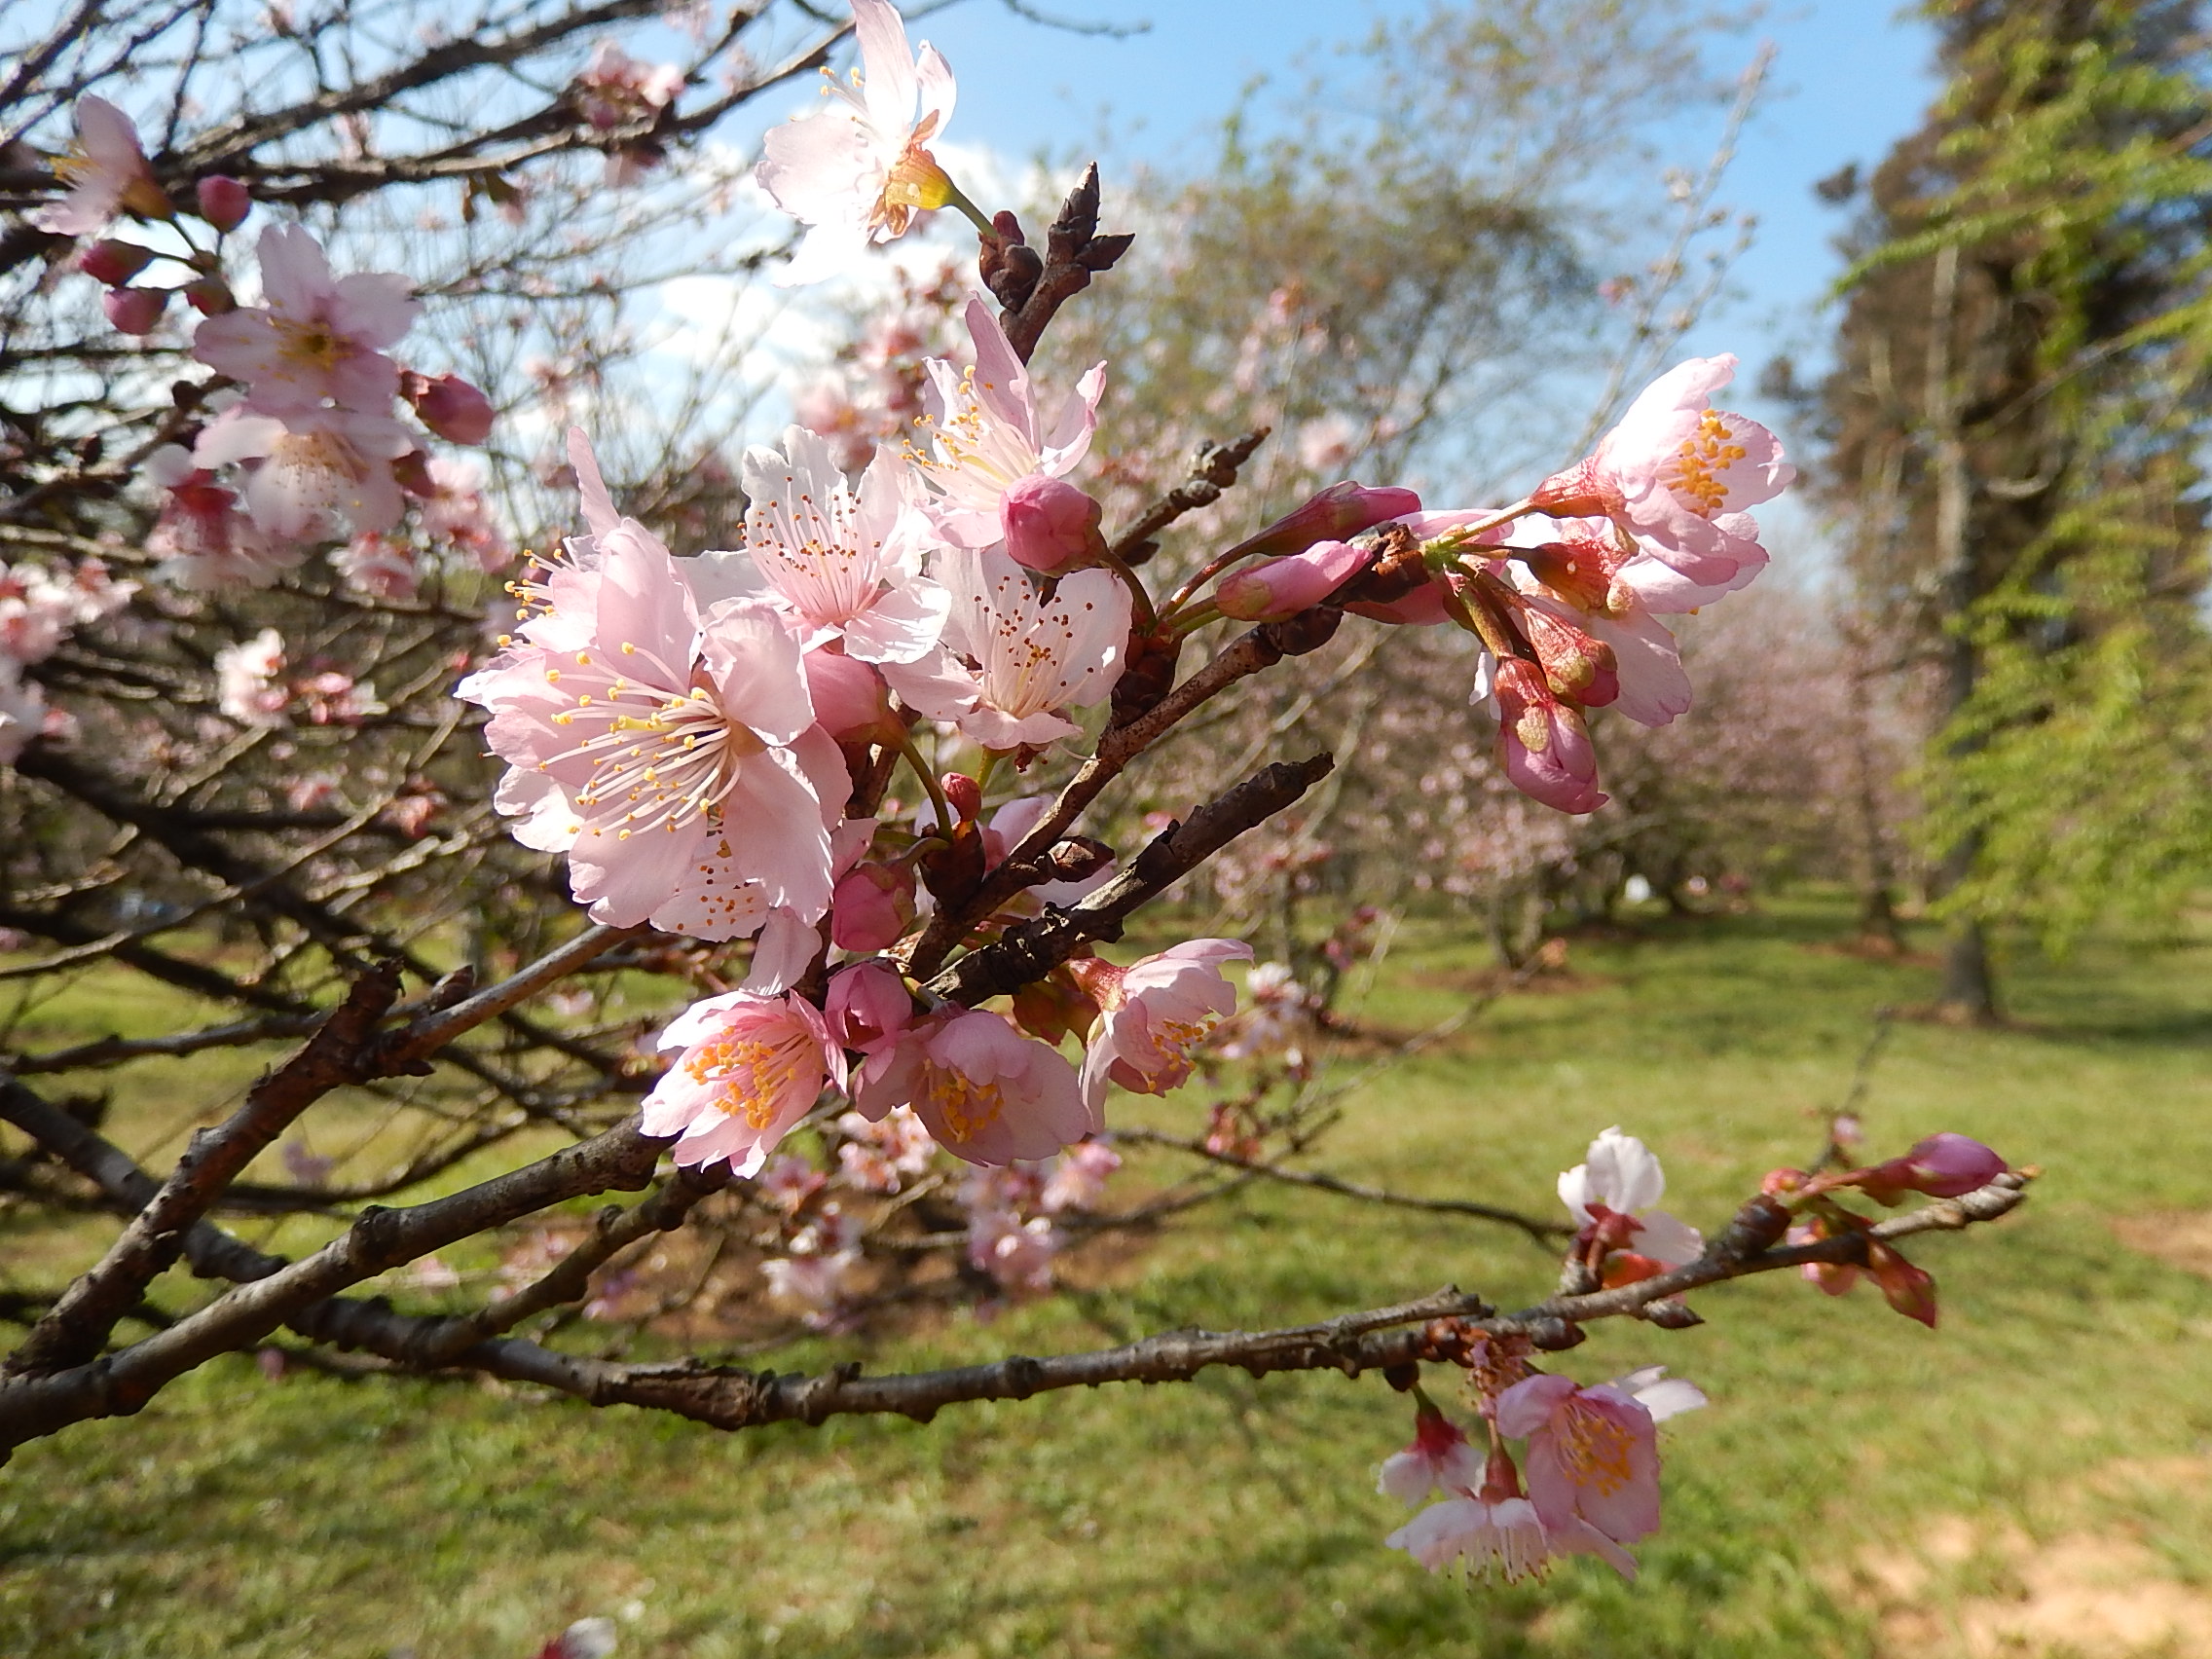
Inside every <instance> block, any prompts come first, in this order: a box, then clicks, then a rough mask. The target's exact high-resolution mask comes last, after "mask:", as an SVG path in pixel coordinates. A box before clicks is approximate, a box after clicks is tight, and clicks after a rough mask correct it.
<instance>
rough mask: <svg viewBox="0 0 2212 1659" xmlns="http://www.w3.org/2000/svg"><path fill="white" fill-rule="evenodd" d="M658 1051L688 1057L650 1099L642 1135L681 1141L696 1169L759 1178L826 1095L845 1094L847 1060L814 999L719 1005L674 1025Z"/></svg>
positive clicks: (682, 1153) (689, 1012) (717, 1001)
mask: <svg viewBox="0 0 2212 1659" xmlns="http://www.w3.org/2000/svg"><path fill="white" fill-rule="evenodd" d="M658 1046H659V1048H660V1049H661V1051H663V1052H664V1053H665V1052H667V1051H671V1050H680V1051H681V1053H679V1054H678V1056H677V1060H676V1063H675V1064H674V1065H672V1066H670V1067H669V1069H668V1071H667V1072H666V1073H665V1074H664V1075H663V1076H662V1078H661V1080H660V1082H659V1083H657V1084H656V1085H654V1086H653V1090H652V1092H651V1093H650V1094H648V1095H646V1096H645V1106H644V1109H643V1110H644V1116H643V1117H642V1118H641V1120H640V1122H639V1127H640V1128H641V1129H642V1130H643V1131H644V1132H645V1133H646V1134H648V1135H654V1136H663V1135H676V1136H679V1137H681V1138H679V1139H678V1140H677V1143H676V1148H675V1153H674V1157H675V1159H676V1161H677V1162H678V1163H679V1164H681V1165H682V1166H684V1167H686V1168H691V1167H696V1166H698V1165H700V1164H706V1163H717V1162H719V1161H722V1160H724V1159H727V1160H728V1161H729V1166H730V1169H731V1171H732V1173H734V1174H737V1175H741V1176H742V1175H753V1174H756V1173H757V1172H758V1171H759V1169H760V1166H761V1165H762V1164H763V1163H764V1162H765V1161H767V1157H768V1154H769V1153H770V1152H772V1151H774V1150H775V1146H776V1143H777V1142H778V1141H780V1140H782V1139H783V1138H784V1135H785V1133H786V1132H787V1131H788V1130H789V1129H790V1128H791V1126H792V1125H793V1124H795V1123H797V1122H798V1121H799V1119H801V1118H803V1117H805V1116H806V1114H807V1112H808V1111H809V1110H810V1109H812V1107H813V1105H814V1102H815V1100H816V1099H817V1098H818V1097H819V1096H820V1095H821V1093H822V1090H823V1088H825V1087H834V1088H843V1087H844V1084H845V1055H844V1051H843V1050H841V1049H839V1048H838V1047H837V1045H836V1044H835V1043H833V1042H831V1041H830V1030H829V1027H828V1026H826V1025H825V1024H824V1023H823V1020H822V1014H821V1012H820V1011H819V1010H818V1009H816V1008H815V1007H814V1005H813V1004H811V1003H809V1002H808V1001H807V1000H806V999H805V998H804V997H796V996H781V997H767V996H757V995H756V994H754V993H753V992H751V991H731V992H729V993H728V994H726V995H724V996H719V997H709V998H707V1000H706V1001H704V1002H699V1003H694V1004H692V1005H691V1007H689V1008H688V1009H685V1010H684V1011H683V1013H682V1014H678V1015H677V1016H676V1018H675V1019H674V1020H672V1021H670V1022H669V1026H668V1029H667V1030H665V1031H663V1032H662V1033H661V1036H660V1042H659V1045H658Z"/></svg>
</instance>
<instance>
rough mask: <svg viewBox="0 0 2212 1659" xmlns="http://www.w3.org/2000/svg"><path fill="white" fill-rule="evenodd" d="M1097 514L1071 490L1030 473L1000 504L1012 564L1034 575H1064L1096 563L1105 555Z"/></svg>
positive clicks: (1087, 500)
mask: <svg viewBox="0 0 2212 1659" xmlns="http://www.w3.org/2000/svg"><path fill="white" fill-rule="evenodd" d="M1099 515H1100V508H1099V505H1098V503H1097V502H1096V501H1094V500H1092V499H1091V498H1089V497H1088V496H1087V495H1085V494H1084V493H1083V492H1082V491H1081V490H1078V489H1077V488H1076V487H1075V486H1074V485H1073V484H1065V483H1062V482H1061V481H1060V480H1059V479H1057V478H1047V477H1046V476H1044V474H1042V473H1036V472H1033V473H1031V474H1030V475H1029V476H1028V477H1026V478H1023V479H1020V480H1019V481H1017V482H1016V483H1015V484H1014V487H1013V488H1012V489H1010V490H1009V491H1007V493H1006V495H1005V496H1004V497H1003V498H1001V500H1000V502H999V524H1000V526H1001V528H1002V529H1004V530H1005V532H1006V550H1007V553H1008V555H1009V556H1010V557H1012V558H1013V560H1014V563H1015V564H1017V565H1023V566H1026V567H1027V568H1028V569H1030V570H1032V571H1063V570H1066V569H1068V568H1069V567H1070V566H1072V565H1079V564H1091V563H1094V562H1095V561H1096V560H1097V559H1098V558H1099V557H1100V556H1101V555H1103V554H1104V553H1105V551H1106V537H1105V536H1104V535H1102V534H1100V532H1099V529H1098V521H1099Z"/></svg>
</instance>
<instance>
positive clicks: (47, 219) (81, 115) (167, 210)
mask: <svg viewBox="0 0 2212 1659" xmlns="http://www.w3.org/2000/svg"><path fill="white" fill-rule="evenodd" d="M54 176H55V178H57V179H59V180H60V181H61V182H62V183H63V184H65V185H67V186H68V187H69V194H68V195H66V196H64V197H63V198H62V199H61V200H60V201H59V202H55V203H50V204H48V205H47V206H44V207H41V208H39V209H38V211H36V212H35V213H32V214H31V215H30V222H31V223H32V224H33V225H35V226H37V227H38V228H39V229H40V230H42V231H49V232H52V233H53V234H54V235H55V236H62V237H90V236H97V235H98V234H99V233H100V232H102V231H104V230H106V229H107V227H108V224H109V222H110V221H112V220H113V219H114V218H115V216H116V215H117V214H118V213H135V214H136V215H137V216H138V217H139V218H141V219H167V218H173V217H174V216H175V213H176V209H175V208H174V207H173V206H171V205H170V203H169V199H168V198H167V197H166V196H165V195H164V194H163V193H162V187H161V186H160V185H159V184H157V183H156V182H155V180H154V169H153V168H152V167H150V166H147V165H146V152H145V151H144V150H142V149H140V148H139V147H138V129H136V128H135V127H133V126H132V125H131V124H130V118H129V116H128V115H125V114H124V113H123V111H121V110H120V109H117V108H116V107H115V105H113V104H111V103H109V102H108V101H107V99H105V98H102V97H94V96H93V95H92V93H90V92H88V93H86V94H85V95H84V96H83V97H81V98H79V99H78V100H77V142H76V143H75V144H74V145H73V146H71V148H70V151H69V154H68V155H66V156H63V157H60V158H59V159H58V160H56V161H55V164H54Z"/></svg>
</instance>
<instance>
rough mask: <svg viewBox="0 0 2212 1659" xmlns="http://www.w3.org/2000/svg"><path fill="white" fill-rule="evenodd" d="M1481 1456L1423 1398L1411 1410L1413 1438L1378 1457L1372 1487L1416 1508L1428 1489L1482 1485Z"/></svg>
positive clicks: (1450, 1489)
mask: <svg viewBox="0 0 2212 1659" xmlns="http://www.w3.org/2000/svg"><path fill="white" fill-rule="evenodd" d="M1482 1481H1483V1458H1482V1456H1481V1455H1480V1454H1478V1453H1477V1452H1476V1451H1475V1449H1474V1447H1472V1446H1471V1445H1469V1444H1468V1442H1467V1437H1466V1435H1465V1434H1463V1433H1462V1432H1460V1429H1459V1425H1458V1424H1457V1423H1456V1422H1454V1421H1453V1420H1452V1419H1450V1418H1448V1417H1446V1416H1445V1415H1444V1414H1443V1413H1442V1412H1440V1411H1438V1410H1437V1409H1436V1408H1435V1407H1434V1406H1432V1405H1430V1404H1429V1403H1428V1402H1427V1400H1426V1399H1423V1400H1422V1401H1421V1403H1420V1406H1419V1409H1418V1410H1417V1411H1416V1412H1415V1414H1414V1440H1413V1444H1412V1445H1411V1446H1408V1447H1407V1448H1405V1450H1404V1451H1402V1452H1393V1453H1392V1454H1391V1455H1390V1456H1388V1457H1385V1458H1384V1459H1383V1468H1382V1470H1381V1472H1380V1473H1379V1474H1378V1475H1377V1476H1376V1478H1375V1490H1376V1491H1377V1492H1379V1493H1383V1495H1385V1496H1387V1497H1394V1498H1396V1499H1397V1500H1398V1501H1399V1502H1400V1503H1402V1504H1404V1505H1405V1506H1406V1507H1407V1508H1408V1509H1418V1508H1419V1506H1420V1504H1421V1502H1422V1500H1423V1499H1425V1498H1426V1497H1427V1496H1428V1494H1429V1493H1432V1492H1438V1491H1442V1492H1446V1493H1452V1492H1469V1493H1471V1492H1473V1491H1474V1490H1475V1489H1476V1488H1477V1487H1479V1486H1481V1485H1482Z"/></svg>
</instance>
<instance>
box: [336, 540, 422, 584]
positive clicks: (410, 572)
mask: <svg viewBox="0 0 2212 1659" xmlns="http://www.w3.org/2000/svg"><path fill="white" fill-rule="evenodd" d="M330 562H331V564H332V565H333V566H335V567H336V568H337V571H338V573H339V574H340V575H341V576H344V577H345V578H346V585H347V586H348V587H350V588H352V589H353V590H355V591H356V592H358V593H366V594H374V595H375V596H376V597H377V598H379V599H413V598H414V597H415V587H416V581H415V555H414V552H413V551H412V550H411V549H409V548H408V547H406V546H404V545H403V544H402V543H400V542H397V541H394V540H392V538H391V537H390V536H388V535H378V534H377V533H375V532H373V531H372V532H370V533H369V534H368V535H356V536H354V537H353V539H352V540H351V541H349V542H348V543H347V544H346V545H345V546H344V547H342V548H341V549H339V551H338V552H337V553H336V554H335V555H334V556H333V557H332V559H331V561H330Z"/></svg>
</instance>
